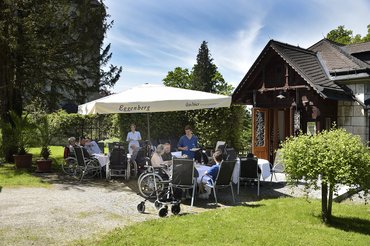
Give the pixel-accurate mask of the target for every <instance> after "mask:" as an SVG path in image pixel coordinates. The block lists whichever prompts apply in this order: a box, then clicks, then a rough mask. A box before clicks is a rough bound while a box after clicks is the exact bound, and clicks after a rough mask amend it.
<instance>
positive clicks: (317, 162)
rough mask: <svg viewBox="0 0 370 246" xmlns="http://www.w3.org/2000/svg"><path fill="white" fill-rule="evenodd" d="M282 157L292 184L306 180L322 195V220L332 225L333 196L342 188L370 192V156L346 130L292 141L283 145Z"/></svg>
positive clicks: (364, 147) (289, 140)
mask: <svg viewBox="0 0 370 246" xmlns="http://www.w3.org/2000/svg"><path fill="white" fill-rule="evenodd" d="M281 155H282V159H283V162H284V164H285V170H286V173H287V174H288V175H289V176H288V181H289V182H290V183H292V184H296V183H297V182H298V180H299V179H304V180H305V181H306V182H307V183H306V185H307V188H308V187H311V188H315V189H318V188H319V182H320V185H321V193H322V218H323V221H325V222H327V221H330V218H331V215H332V198H333V192H335V190H336V188H337V187H338V185H339V184H341V185H347V186H350V187H352V188H362V189H364V191H365V194H367V192H368V189H369V188H370V172H369V170H370V153H369V150H368V149H367V147H366V146H365V145H364V144H363V143H362V141H361V139H360V137H359V136H355V135H352V134H350V133H348V132H346V131H345V130H343V129H331V130H330V131H323V132H320V133H318V134H317V135H314V136H310V135H303V134H302V135H299V136H298V137H291V138H289V139H287V140H286V141H285V142H284V143H283V144H282V149H281Z"/></svg>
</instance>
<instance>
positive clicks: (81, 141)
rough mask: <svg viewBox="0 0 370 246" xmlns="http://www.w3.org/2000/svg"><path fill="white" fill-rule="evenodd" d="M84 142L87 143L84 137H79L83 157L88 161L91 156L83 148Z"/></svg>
mask: <svg viewBox="0 0 370 246" xmlns="http://www.w3.org/2000/svg"><path fill="white" fill-rule="evenodd" d="M86 142H87V140H86V138H85V137H84V136H82V137H80V146H81V147H82V151H83V154H84V157H85V158H87V159H90V158H91V155H90V153H89V151H88V150H87V148H86V147H85V145H86Z"/></svg>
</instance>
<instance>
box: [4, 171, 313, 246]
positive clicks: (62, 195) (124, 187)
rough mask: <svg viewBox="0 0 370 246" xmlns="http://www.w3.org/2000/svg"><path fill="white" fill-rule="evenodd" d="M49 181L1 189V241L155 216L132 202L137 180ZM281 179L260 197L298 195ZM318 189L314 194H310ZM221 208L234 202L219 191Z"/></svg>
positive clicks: (101, 228) (66, 235)
mask: <svg viewBox="0 0 370 246" xmlns="http://www.w3.org/2000/svg"><path fill="white" fill-rule="evenodd" d="M44 178H45V179H46V180H48V181H51V182H53V185H52V186H51V187H50V188H13V189H12V188H3V189H2V190H1V192H0V221H1V223H0V245H68V244H69V243H71V242H72V241H74V240H79V239H85V238H91V237H92V236H94V235H96V234H100V233H103V232H108V231H110V230H112V229H114V228H117V227H124V226H126V225H130V224H133V223H136V222H141V221H145V220H150V219H157V218H158V215H157V211H156V209H155V208H154V206H153V205H152V203H146V207H147V209H146V211H147V213H145V214H140V213H138V212H137V210H136V206H137V204H138V203H139V202H141V201H142V200H143V198H142V197H140V196H139V195H137V193H136V192H137V184H136V182H137V181H136V180H130V181H128V182H124V183H122V182H119V181H110V182H107V181H105V180H99V181H84V182H83V183H78V182H76V181H75V180H71V179H68V178H66V177H63V176H61V177H58V176H56V175H50V174H49V175H45V176H44ZM302 195H303V193H302V190H301V189H295V190H294V192H293V193H292V190H291V189H290V188H288V187H287V186H286V185H285V183H281V182H274V183H271V184H270V183H263V184H262V187H261V197H262V198H270V197H281V196H302ZM317 195H319V193H314V196H317ZM256 200H258V198H257V197H256V187H253V186H252V187H248V188H245V187H244V186H243V187H241V193H240V195H239V196H238V197H237V202H251V201H256ZM219 201H220V202H221V203H222V202H225V204H221V205H220V206H229V205H232V204H231V203H230V202H229V201H231V195H230V194H229V193H228V192H227V191H223V192H222V191H221V193H220V195H219ZM209 202H213V201H212V200H211V201H209ZM184 203H185V204H182V205H181V213H197V212H201V211H205V210H208V209H214V208H217V207H216V206H215V205H214V204H211V203H207V202H206V201H204V200H200V199H197V200H196V201H195V206H194V207H193V208H191V207H190V206H189V201H185V202H184Z"/></svg>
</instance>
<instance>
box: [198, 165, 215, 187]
mask: <svg viewBox="0 0 370 246" xmlns="http://www.w3.org/2000/svg"><path fill="white" fill-rule="evenodd" d="M195 168H196V169H197V171H198V173H199V177H198V178H197V183H198V184H200V182H201V181H202V176H203V175H204V173H205V172H206V171H208V170H209V169H210V168H211V167H209V166H206V165H200V164H196V165H195ZM208 179H211V177H210V176H204V178H203V180H208Z"/></svg>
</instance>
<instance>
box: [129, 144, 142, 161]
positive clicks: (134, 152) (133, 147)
mask: <svg viewBox="0 0 370 246" xmlns="http://www.w3.org/2000/svg"><path fill="white" fill-rule="evenodd" d="M130 148H131V151H130V153H131V158H130V159H131V160H132V161H136V157H137V154H138V153H139V150H140V147H139V146H136V144H132V145H131V146H130Z"/></svg>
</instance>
